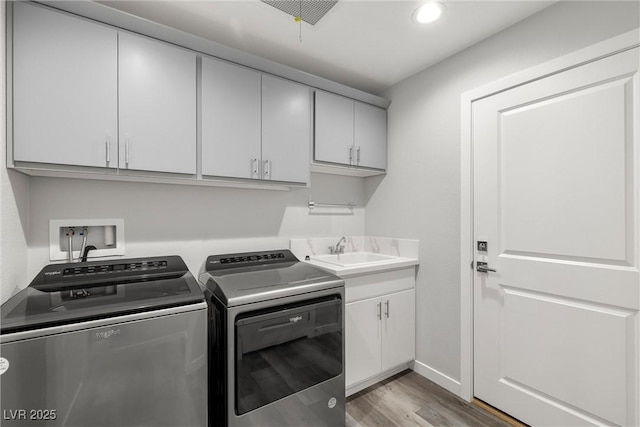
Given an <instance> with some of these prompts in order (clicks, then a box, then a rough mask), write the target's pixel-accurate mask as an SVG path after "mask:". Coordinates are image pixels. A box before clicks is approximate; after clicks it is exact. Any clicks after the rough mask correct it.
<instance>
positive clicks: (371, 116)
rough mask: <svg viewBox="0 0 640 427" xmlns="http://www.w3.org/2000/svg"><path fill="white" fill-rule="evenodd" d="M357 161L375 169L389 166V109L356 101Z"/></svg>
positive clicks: (355, 133)
mask: <svg viewBox="0 0 640 427" xmlns="http://www.w3.org/2000/svg"><path fill="white" fill-rule="evenodd" d="M354 151H355V158H356V161H355V163H356V164H357V165H358V166H363V167H367V168H375V169H386V168H387V111H386V110H385V109H383V108H379V107H374V106H373V105H369V104H365V103H362V102H358V101H356V102H355V119H354Z"/></svg>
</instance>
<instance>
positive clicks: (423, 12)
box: [413, 2, 444, 24]
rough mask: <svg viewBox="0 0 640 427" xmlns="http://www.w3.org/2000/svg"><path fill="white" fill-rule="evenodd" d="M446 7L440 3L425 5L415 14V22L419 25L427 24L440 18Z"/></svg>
mask: <svg viewBox="0 0 640 427" xmlns="http://www.w3.org/2000/svg"><path fill="white" fill-rule="evenodd" d="M443 9H444V5H443V4H442V3H439V2H429V3H425V4H423V5H422V6H420V7H419V8H417V9H416V10H415V12H413V20H414V21H415V22H417V23H419V24H427V23H429V22H433V21H435V20H437V19H438V18H440V15H442V10H443Z"/></svg>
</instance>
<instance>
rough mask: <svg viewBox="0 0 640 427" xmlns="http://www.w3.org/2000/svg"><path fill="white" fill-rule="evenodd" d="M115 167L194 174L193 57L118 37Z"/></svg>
mask: <svg viewBox="0 0 640 427" xmlns="http://www.w3.org/2000/svg"><path fill="white" fill-rule="evenodd" d="M118 55H119V97H120V99H119V101H120V110H119V119H120V130H119V135H120V168H121V169H132V170H141V171H154V172H172V173H183V174H192V175H195V174H196V55H195V53H193V52H191V51H187V50H184V49H180V48H176V47H173V46H171V45H168V44H166V43H161V42H157V41H154V40H151V39H148V38H146V37H140V36H136V35H133V34H128V33H120V34H119V50H118Z"/></svg>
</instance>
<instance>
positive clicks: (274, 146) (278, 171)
mask: <svg viewBox="0 0 640 427" xmlns="http://www.w3.org/2000/svg"><path fill="white" fill-rule="evenodd" d="M311 119H312V118H311V89H309V88H308V87H306V86H302V85H299V84H296V83H292V82H289V81H286V80H283V79H279V78H275V77H270V76H266V75H263V76H262V179H267V180H274V181H287V182H296V183H306V182H308V181H309V164H310V161H311V159H310V155H309V150H310V147H311Z"/></svg>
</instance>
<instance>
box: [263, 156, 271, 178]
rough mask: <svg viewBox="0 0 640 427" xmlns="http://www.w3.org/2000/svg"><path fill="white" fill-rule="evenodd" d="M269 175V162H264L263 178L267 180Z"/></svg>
mask: <svg viewBox="0 0 640 427" xmlns="http://www.w3.org/2000/svg"><path fill="white" fill-rule="evenodd" d="M270 174H271V161H269V160H265V161H264V176H265V178H269V175H270Z"/></svg>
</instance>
